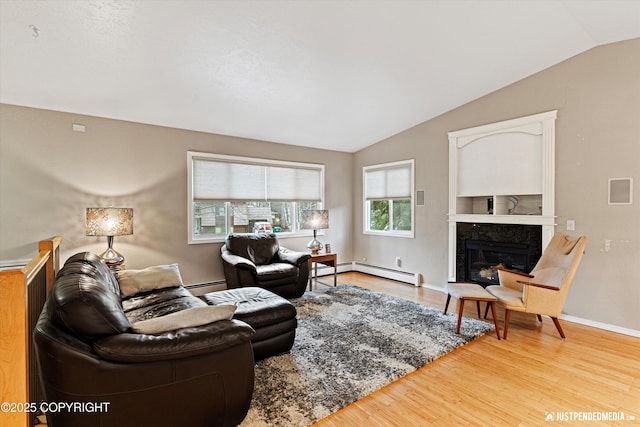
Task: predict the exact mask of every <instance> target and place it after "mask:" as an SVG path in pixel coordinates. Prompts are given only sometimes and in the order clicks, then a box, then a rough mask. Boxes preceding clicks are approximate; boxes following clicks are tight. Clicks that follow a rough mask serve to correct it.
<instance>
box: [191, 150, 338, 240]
mask: <svg viewBox="0 0 640 427" xmlns="http://www.w3.org/2000/svg"><path fill="white" fill-rule="evenodd" d="M195 160H211V161H223V162H229V163H238V164H254V165H255V164H257V165H264V166H274V167H290V168H293V169H314V170H317V171H318V172H319V174H320V177H319V180H320V182H319V183H318V184H319V186H320V201H319V202H317V203H318V209H324V208H323V206H324V198H325V195H324V189H325V165H323V164H319V163H303V162H293V161H286V160H272V159H263V158H256V157H246V156H231V155H226V154H215V153H206V152H200V151H187V235H188V240H187V242H188V244H190V245H191V244H206V243H220V242H224V240H225V238H226V237H227V234H228V233H229V230H230V226H229V221H230V215H231V211H230V205H231V203H232V201H231V200H218V201H219V202H223V203H224V204H225V230H226V231H225V233H223V234H215V235H211V234H208V235H206V236H205V237H200V235H196V234H195V233H194V231H195V228H194V227H195V201H194V161H195ZM259 201H265V202H270V203H271V202H279V201H278V200H272V201H268V200H245V202H259ZM303 201H306V200H303ZM299 202H300V200H296V201H289V202H287V203H293V204H294V206H293V209H294V212H293V215H294V216H295V217H297V216H298V204H299ZM318 232H320V234H322V233H321V230H318ZM277 235H278V237H279V238H283V239H286V238H290V237H308V236H309V230H304V229H297V230H294V231H285V232H278V233H277Z"/></svg>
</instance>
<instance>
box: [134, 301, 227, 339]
mask: <svg viewBox="0 0 640 427" xmlns="http://www.w3.org/2000/svg"><path fill="white" fill-rule="evenodd" d="M236 308H237V307H236V306H235V305H230V304H229V305H227V304H221V305H208V306H206V307H193V308H188V309H186V310H182V311H178V312H176V313H171V314H167V315H166V316H160V317H154V318H153V319H148V320H142V321H140V322H136V323H134V324H133V325H131V329H133V331H134V332H138V333H140V334H157V333H160V332H166V331H173V330H175V329H182V328H190V327H193V326H202V325H207V324H209V323H212V322H217V321H218V320H229V319H231V318H232V317H233V313H235V311H236Z"/></svg>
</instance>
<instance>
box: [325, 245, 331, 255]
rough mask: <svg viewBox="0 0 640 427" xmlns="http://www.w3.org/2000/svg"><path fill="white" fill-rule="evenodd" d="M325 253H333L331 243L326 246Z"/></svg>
mask: <svg viewBox="0 0 640 427" xmlns="http://www.w3.org/2000/svg"><path fill="white" fill-rule="evenodd" d="M324 253H326V254H330V253H331V245H330V244H329V243H327V244H325V245H324Z"/></svg>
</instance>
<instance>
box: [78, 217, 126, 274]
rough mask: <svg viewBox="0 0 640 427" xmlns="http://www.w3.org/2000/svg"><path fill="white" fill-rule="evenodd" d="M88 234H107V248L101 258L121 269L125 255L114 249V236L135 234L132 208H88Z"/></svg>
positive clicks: (114, 268)
mask: <svg viewBox="0 0 640 427" xmlns="http://www.w3.org/2000/svg"><path fill="white" fill-rule="evenodd" d="M86 234H87V236H107V245H108V247H107V250H106V251H104V252H103V253H102V254H100V258H102V259H103V261H104V262H105V263H106V264H107V265H108V266H109V267H110V268H111V269H112V270H119V269H120V268H119V266H120V265H121V264H122V263H123V262H124V256H122V254H120V253H118V252H117V251H116V250H115V249H113V237H114V236H125V235H128V234H133V209H132V208H111V207H110V208H87V224H86Z"/></svg>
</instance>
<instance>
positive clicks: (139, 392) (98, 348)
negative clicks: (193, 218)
mask: <svg viewBox="0 0 640 427" xmlns="http://www.w3.org/2000/svg"><path fill="white" fill-rule="evenodd" d="M136 298H137V299H136V301H135V303H136V305H137V306H140V305H146V306H147V307H150V309H149V310H147V311H146V312H147V313H152V312H154V311H164V313H163V314H166V313H167V312H168V311H171V310H179V309H184V308H188V307H191V306H194V305H195V306H199V305H202V304H204V303H203V302H202V301H201V300H200V299H198V298H196V297H193V296H192V295H191V294H190V293H189V292H188V291H187V290H186V289H184V288H183V287H181V286H179V287H171V288H166V289H160V290H154V291H151V292H148V293H145V294H140V295H139V296H136ZM125 302H126V301H125ZM253 334H254V331H253V329H252V328H251V327H250V326H249V325H247V324H246V323H244V322H241V321H238V320H220V321H217V322H213V323H209V324H207V325H203V326H194V327H188V328H182V329H176V330H172V331H168V332H162V333H157V334H153V335H147V334H141V333H135V332H133V331H132V329H131V324H130V323H129V319H128V318H127V315H126V314H125V312H124V311H123V305H122V300H121V296H120V290H119V286H118V282H117V281H116V280H115V279H114V278H113V276H112V274H111V272H110V271H109V269H108V267H107V266H106V265H105V264H104V263H103V262H102V261H101V260H100V258H99V257H97V256H96V255H94V254H90V253H82V254H77V255H74V256H73V257H71V258H70V259H69V260H68V261H67V262H66V263H65V266H64V267H63V268H62V269H61V271H60V272H59V274H58V277H57V278H56V281H55V284H54V286H53V287H52V289H51V292H50V293H49V296H48V298H47V301H46V303H45V307H44V310H43V311H42V313H41V315H40V318H39V320H38V323H37V326H36V328H35V330H34V341H35V346H36V358H37V363H38V370H39V376H40V379H41V382H42V386H43V389H44V394H45V399H46V402H49V403H52V402H54V403H56V404H57V405H59V404H60V403H61V402H65V403H68V404H71V405H75V406H73V407H72V408H73V409H62V410H56V411H49V412H48V413H47V421H48V424H49V425H50V426H54V427H55V426H80V427H82V426H98V425H99V426H103V427H104V426H115V427H126V426H136V427H137V426H141V425H158V426H180V427H182V426H234V425H237V424H239V423H240V422H241V421H242V420H243V419H244V417H245V416H246V414H247V411H248V409H249V405H250V403H251V398H252V395H253V387H254V359H253V352H252V349H251V342H250V340H251V338H252V336H253ZM98 405H99V406H98ZM56 408H57V409H59V408H60V406H56ZM96 408H98V409H96Z"/></svg>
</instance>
